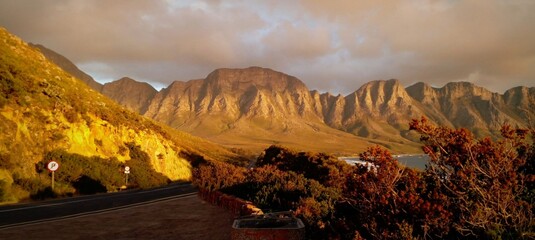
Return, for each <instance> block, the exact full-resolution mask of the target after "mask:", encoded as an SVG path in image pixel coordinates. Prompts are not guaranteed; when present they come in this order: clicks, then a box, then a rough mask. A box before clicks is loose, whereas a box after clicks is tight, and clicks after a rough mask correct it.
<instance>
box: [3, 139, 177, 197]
mask: <svg viewBox="0 0 535 240" xmlns="http://www.w3.org/2000/svg"><path fill="white" fill-rule="evenodd" d="M126 147H128V148H129V150H130V158H131V159H130V160H128V161H126V162H125V163H122V162H120V161H118V160H117V159H114V158H111V159H104V158H100V157H85V156H82V155H79V154H73V153H68V152H65V151H64V150H53V151H51V152H48V153H47V154H45V156H44V158H43V160H42V161H40V162H39V163H37V164H36V167H35V170H36V173H37V176H36V177H32V178H24V177H22V176H18V175H14V176H13V182H12V184H13V186H11V187H5V188H4V187H2V186H0V196H1V195H2V193H3V194H4V195H7V193H5V191H6V190H11V191H13V190H16V189H19V190H20V192H26V193H27V194H28V195H26V196H19V197H21V198H22V199H24V198H30V199H35V200H42V199H46V198H53V197H58V196H72V195H78V194H94V193H101V192H114V191H117V190H118V189H119V188H120V187H121V186H123V185H125V183H126V182H125V180H126V179H125V175H124V167H125V166H129V167H130V168H131V171H130V174H129V176H128V187H130V188H132V187H133V188H150V187H156V186H161V185H165V184H167V183H169V182H170V180H169V178H167V177H166V176H164V175H162V174H161V173H158V172H156V171H154V170H153V167H152V165H151V163H150V158H149V156H148V155H147V153H145V152H143V151H142V150H141V148H140V147H139V146H137V145H135V144H133V143H127V144H126ZM52 160H54V161H56V162H58V163H59V165H60V168H59V169H58V171H56V172H55V188H54V190H52V188H51V187H50V185H51V173H50V172H49V171H48V170H47V169H46V164H47V163H48V162H50V161H52ZM22 195H24V194H22Z"/></svg>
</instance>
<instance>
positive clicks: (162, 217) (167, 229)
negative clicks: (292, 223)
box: [0, 196, 233, 240]
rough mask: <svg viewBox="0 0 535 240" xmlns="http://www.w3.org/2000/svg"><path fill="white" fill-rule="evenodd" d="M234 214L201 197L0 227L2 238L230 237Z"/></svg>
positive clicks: (118, 238) (118, 239) (0, 236)
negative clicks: (6, 227)
mask: <svg viewBox="0 0 535 240" xmlns="http://www.w3.org/2000/svg"><path fill="white" fill-rule="evenodd" d="M232 221H233V217H232V215H231V214H230V213H229V212H227V211H226V210H224V209H222V208H218V207H215V206H212V205H210V204H208V203H207V202H205V201H202V200H201V199H199V198H198V197H197V196H190V197H186V198H181V199H174V200H167V201H163V202H157V203H152V204H148V205H142V206H136V207H131V208H125V209H120V210H114V211H111V212H106V213H99V214H92V215H88V216H83V217H76V218H70V219H64V220H58V221H53V222H44V223H38V224H32V225H26V226H20V227H14V228H8V229H2V230H0V239H6V240H7V239H114V240H120V239H230V229H231V225H232Z"/></svg>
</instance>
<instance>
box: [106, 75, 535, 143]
mask: <svg viewBox="0 0 535 240" xmlns="http://www.w3.org/2000/svg"><path fill="white" fill-rule="evenodd" d="M534 89H535V88H526V87H517V88H513V89H510V90H508V91H507V92H505V94H503V95H501V94H498V93H492V92H490V91H488V90H487V89H485V88H482V87H479V86H476V85H474V84H472V83H466V82H453V83H449V84H446V85H445V86H443V87H441V88H435V87H431V86H429V85H427V84H425V83H416V84H414V85H412V86H409V87H407V88H405V87H403V86H402V85H401V84H400V82H399V81H398V80H395V79H392V80H386V81H385V80H378V81H371V82H369V83H367V84H364V85H363V86H362V87H360V88H359V89H358V90H356V91H355V92H353V93H351V94H349V95H347V96H342V95H337V96H334V95H332V94H330V93H319V92H318V91H309V89H308V88H307V87H306V86H305V84H304V83H303V82H301V81H300V80H299V79H297V78H295V77H293V76H289V75H286V74H284V73H281V72H277V71H274V70H271V69H267V68H261V67H249V68H245V69H227V68H224V69H217V70H215V71H213V72H211V73H210V74H208V75H207V76H206V78H204V79H197V80H190V81H187V82H182V81H175V82H173V83H172V84H171V85H169V86H168V87H167V88H164V89H162V90H161V91H160V92H157V93H156V92H155V90H154V89H153V88H150V87H148V86H147V85H143V84H141V83H139V82H135V81H132V80H129V79H121V80H119V81H116V82H113V83H109V84H106V85H105V86H104V87H103V88H102V91H103V92H104V93H105V94H106V95H107V96H109V97H110V98H112V99H114V100H116V101H118V102H119V103H121V104H122V105H124V106H127V107H129V108H130V109H133V110H135V111H138V112H140V113H142V114H143V115H144V116H146V117H149V118H152V119H155V120H157V121H159V122H163V123H166V124H168V125H170V126H172V127H174V128H177V129H180V130H184V131H187V132H189V133H192V134H194V135H197V136H201V137H204V138H208V139H211V140H213V141H216V142H218V143H221V144H224V145H227V146H231V147H245V148H249V146H256V147H254V149H255V150H260V149H262V148H263V147H265V146H266V145H269V144H273V143H275V144H277V143H286V144H289V145H291V146H297V147H300V146H307V145H308V146H311V145H314V144H316V146H317V148H314V149H315V150H320V151H330V150H333V149H335V148H334V146H333V143H334V142H336V144H341V145H344V146H345V147H342V148H336V151H340V150H341V149H346V150H345V151H346V152H349V151H355V150H357V149H355V148H354V146H353V145H351V144H350V145H347V144H344V143H341V142H343V140H342V139H341V137H342V136H344V137H348V136H349V138H348V140H347V141H354V142H356V143H366V144H370V141H373V142H374V143H379V144H382V145H384V146H387V147H390V148H392V149H394V150H396V149H401V148H398V147H396V146H397V145H407V146H411V149H414V148H412V146H415V144H416V142H418V137H417V136H415V135H414V134H411V133H410V132H409V131H408V123H409V121H410V120H411V119H413V118H420V117H421V116H426V117H427V118H428V119H429V120H430V121H432V122H435V123H437V124H440V125H444V126H448V127H456V128H459V127H464V128H468V129H469V130H472V131H474V132H475V133H476V135H478V136H486V135H494V136H496V135H497V134H498V132H497V130H498V129H499V127H500V126H501V125H502V124H503V123H509V124H512V125H515V126H526V125H527V123H528V119H534V118H535V110H534V109H535V90H534ZM345 133H351V134H353V136H351V135H347V134H346V135H344V134H345ZM354 136H357V137H356V138H355V137H354ZM359 137H362V138H366V139H362V138H359ZM328 138H333V139H337V140H333V141H332V142H331V143H327V139H328ZM318 139H319V141H318ZM396 144H397V145H396ZM257 145H258V146H260V147H257ZM304 149H306V147H305V148H304ZM402 151H405V150H402Z"/></svg>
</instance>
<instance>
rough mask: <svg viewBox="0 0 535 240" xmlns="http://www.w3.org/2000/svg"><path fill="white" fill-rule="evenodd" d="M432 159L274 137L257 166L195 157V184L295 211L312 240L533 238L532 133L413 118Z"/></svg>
mask: <svg viewBox="0 0 535 240" xmlns="http://www.w3.org/2000/svg"><path fill="white" fill-rule="evenodd" d="M410 128H411V130H414V131H416V132H417V133H419V134H420V135H421V140H422V143H423V144H424V147H423V149H424V152H425V153H426V154H428V155H429V156H430V158H431V161H430V163H429V165H428V166H427V167H426V170H425V171H417V170H414V169H409V168H405V167H403V166H401V165H400V164H399V163H398V162H397V160H396V159H394V158H393V157H392V155H391V154H390V153H389V152H388V151H387V150H385V149H382V148H380V147H371V148H369V149H368V150H367V151H366V152H364V153H362V154H361V155H360V158H361V160H364V161H367V162H370V163H371V164H372V165H373V166H375V167H373V168H370V169H368V168H366V167H364V166H349V165H346V164H345V163H342V162H340V161H338V160H337V159H336V158H334V157H332V156H328V155H325V154H313V153H296V152H293V151H290V150H288V149H285V148H282V147H277V146H272V147H270V148H268V149H266V151H265V152H264V154H262V155H261V156H260V157H259V159H258V161H257V166H258V167H257V168H255V169H251V170H246V169H245V168H241V167H236V166H232V165H229V164H224V163H205V164H201V165H200V166H199V167H198V169H197V170H196V171H195V172H194V179H195V182H196V183H197V185H198V186H199V187H202V188H204V189H208V190H212V191H213V190H220V191H222V192H225V193H228V194H232V195H235V196H238V197H240V198H244V199H247V200H250V201H253V202H254V203H255V204H256V205H257V206H259V207H262V208H263V209H264V210H273V211H278V210H293V211H295V213H296V214H297V215H298V216H299V217H300V218H302V219H303V221H304V222H305V223H306V225H307V231H308V237H310V238H314V239H324V238H341V239H359V238H365V239H400V238H404V239H443V238H446V239H459V238H465V239H466V238H468V239H479V238H485V239H519V238H520V239H530V238H533V237H535V224H534V223H535V219H534V215H533V213H534V209H533V207H534V203H533V201H534V198H533V196H534V193H535V190H534V184H535V175H534V167H533V166H534V164H535V163H534V161H535V146H534V144H533V140H532V141H530V139H528V138H527V136H528V134H529V133H531V134H532V136H533V134H534V132H533V130H531V132H529V131H528V130H523V129H514V128H512V127H510V126H504V127H503V128H502V129H501V132H502V135H503V139H501V140H497V141H493V140H491V139H489V138H484V139H479V140H478V139H475V138H474V136H473V135H472V134H471V133H470V132H469V131H467V130H465V129H449V128H444V127H436V126H433V125H431V124H429V123H428V122H427V120H426V119H425V118H423V119H421V120H413V121H412V123H411V124H410Z"/></svg>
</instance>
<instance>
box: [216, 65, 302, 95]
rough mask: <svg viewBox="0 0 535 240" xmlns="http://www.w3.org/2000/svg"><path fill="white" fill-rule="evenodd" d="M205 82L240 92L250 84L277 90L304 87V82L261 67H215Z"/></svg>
mask: <svg viewBox="0 0 535 240" xmlns="http://www.w3.org/2000/svg"><path fill="white" fill-rule="evenodd" d="M205 82H206V84H207V85H209V86H211V87H212V88H220V89H222V90H231V91H240V92H243V91H247V90H248V89H249V88H250V87H251V86H255V87H257V88H260V89H267V90H270V91H277V92H283V91H285V90H290V91H291V90H293V89H306V86H305V84H304V83H303V82H301V81H300V80H299V79H297V78H295V77H293V76H289V75H287V74H284V73H281V72H278V71H274V70H272V69H269V68H261V67H249V68H243V69H230V68H221V69H217V70H215V71H213V72H212V73H210V74H209V75H208V76H207V77H206V79H205Z"/></svg>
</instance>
